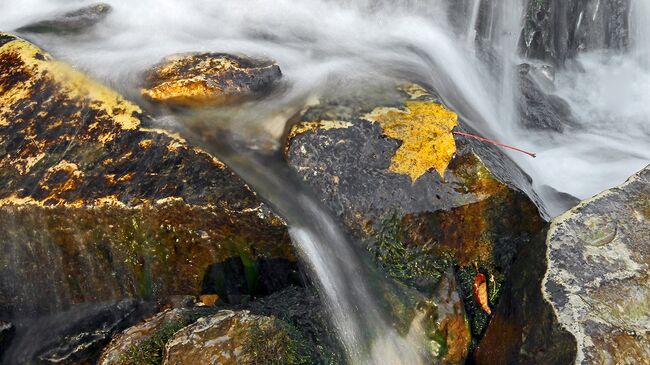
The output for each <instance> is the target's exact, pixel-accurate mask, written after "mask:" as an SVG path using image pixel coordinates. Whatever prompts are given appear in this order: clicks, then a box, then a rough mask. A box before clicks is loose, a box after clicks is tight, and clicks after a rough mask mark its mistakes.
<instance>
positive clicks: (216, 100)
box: [142, 53, 282, 106]
mask: <svg viewBox="0 0 650 365" xmlns="http://www.w3.org/2000/svg"><path fill="white" fill-rule="evenodd" d="M281 76H282V73H281V72H280V67H278V65H277V64H276V63H275V62H274V61H271V60H261V59H253V58H250V57H246V56H235V55H229V54H224V53H190V54H180V55H175V56H171V57H169V58H167V59H165V60H163V61H162V62H161V63H160V64H159V65H157V66H155V67H154V68H153V69H151V70H150V71H148V73H147V74H146V76H145V86H144V88H143V90H142V95H144V96H145V97H147V98H149V99H151V100H153V101H157V102H161V103H166V104H172V105H184V106H201V105H228V104H233V103H237V102H241V101H244V100H249V99H251V98H256V97H260V96H263V95H264V94H266V93H267V92H269V91H270V90H271V88H272V86H273V84H274V83H276V82H277V81H278V80H279V79H280V78H281Z"/></svg>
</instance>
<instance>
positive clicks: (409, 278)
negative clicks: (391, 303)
mask: <svg viewBox="0 0 650 365" xmlns="http://www.w3.org/2000/svg"><path fill="white" fill-rule="evenodd" d="M368 250H369V251H370V252H371V253H372V254H373V256H374V257H375V259H376V260H377V262H378V264H379V265H380V266H381V268H382V269H383V270H384V271H385V272H386V273H387V274H388V275H389V276H390V277H392V278H393V279H395V280H397V281H399V282H401V283H403V284H406V285H409V286H411V287H416V288H418V289H430V288H423V286H430V285H431V284H433V283H436V282H437V281H438V280H439V279H440V277H441V276H442V274H443V273H444V272H445V270H446V269H447V268H449V267H450V266H451V265H453V263H454V262H453V258H452V257H451V255H449V254H446V253H441V252H439V250H435V247H434V244H433V243H429V242H428V243H424V244H421V245H418V246H410V245H406V244H405V243H404V240H403V237H402V227H401V224H400V221H399V220H398V219H397V218H396V217H395V216H393V217H392V218H390V219H388V220H386V221H385V222H384V223H383V224H382V228H381V231H380V232H379V234H378V236H377V239H376V242H375V243H374V244H371V245H370V246H369V247H368Z"/></svg>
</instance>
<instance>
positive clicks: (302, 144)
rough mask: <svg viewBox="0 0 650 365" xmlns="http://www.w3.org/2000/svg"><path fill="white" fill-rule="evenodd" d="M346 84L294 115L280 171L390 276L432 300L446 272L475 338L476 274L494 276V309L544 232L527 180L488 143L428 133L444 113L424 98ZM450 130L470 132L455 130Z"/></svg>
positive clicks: (478, 315) (407, 88) (415, 89)
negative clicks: (292, 175)
mask: <svg viewBox="0 0 650 365" xmlns="http://www.w3.org/2000/svg"><path fill="white" fill-rule="evenodd" d="M356 87H357V89H354V88H352V87H351V88H350V89H348V90H337V95H336V96H326V97H322V98H321V100H320V103H319V104H318V105H315V106H312V107H310V108H308V109H307V110H306V111H305V112H304V113H303V114H302V115H300V116H299V117H298V118H297V124H295V125H294V126H293V127H292V128H291V130H290V131H289V133H288V138H287V144H286V150H285V153H286V157H287V160H288V162H289V165H290V166H291V167H292V168H293V169H294V170H295V172H296V174H297V175H298V176H299V177H300V178H301V179H302V180H303V181H304V182H305V183H306V184H307V185H308V186H310V187H311V188H312V189H313V190H314V192H315V194H316V195H317V196H318V197H319V198H320V199H321V200H322V201H323V202H324V204H325V205H326V206H327V207H329V209H330V210H331V211H332V212H333V213H334V214H335V215H337V216H338V217H339V218H340V219H341V221H342V222H343V223H344V225H345V227H346V228H347V229H348V231H349V232H350V233H351V235H352V236H354V237H355V238H356V239H357V240H359V241H361V242H363V245H364V248H367V249H368V250H369V251H370V252H371V254H372V255H373V256H374V257H375V259H376V260H377V262H378V266H380V267H381V268H382V269H383V270H384V271H385V272H386V273H387V274H388V275H389V276H390V277H391V278H393V279H395V280H397V281H398V282H400V283H403V284H404V285H407V286H409V287H411V288H416V289H417V290H419V291H420V292H421V293H424V294H426V295H432V288H433V286H434V285H435V283H436V282H437V281H438V280H439V279H440V278H441V276H442V274H444V272H445V271H446V270H447V269H448V268H450V267H455V268H456V271H455V273H456V275H458V276H459V278H458V279H459V280H458V283H459V287H460V290H461V291H462V293H463V294H464V296H463V298H464V300H465V303H464V304H465V306H466V308H467V309H468V310H467V312H468V317H469V319H470V325H471V328H472V335H473V336H474V338H479V337H480V336H481V334H482V332H483V331H484V330H485V327H486V325H487V321H488V319H489V315H488V314H487V312H486V311H484V310H483V309H481V306H480V305H478V304H477V303H476V301H475V299H474V296H473V294H472V282H473V280H474V276H475V275H476V271H475V268H476V267H477V266H478V267H479V268H480V270H481V272H483V273H485V274H486V275H487V277H488V278H492V279H493V281H492V284H491V286H492V288H493V292H492V294H493V295H492V296H491V298H492V299H491V302H490V305H495V304H496V303H497V302H498V297H499V295H498V293H499V290H498V288H499V287H500V284H501V283H502V282H503V279H504V277H507V275H509V268H510V265H511V263H512V261H513V260H514V258H515V257H516V256H517V252H518V250H519V248H520V247H522V245H526V244H527V243H528V240H529V239H530V237H532V236H533V235H535V234H536V233H537V232H538V231H539V230H540V229H541V228H542V226H543V224H544V220H543V217H542V214H543V213H540V211H539V210H538V208H537V207H536V205H535V203H534V200H533V199H536V196H535V195H534V194H533V193H532V192H531V184H530V180H529V177H528V176H526V175H525V174H524V173H523V172H522V171H521V170H520V169H519V168H518V167H517V166H516V165H515V164H514V163H513V162H512V160H510V159H509V158H508V157H506V156H505V155H504V154H503V153H502V152H501V151H499V150H498V149H496V148H495V147H493V146H492V145H489V144H486V143H483V142H480V141H477V140H474V139H471V138H468V137H464V136H456V135H452V134H451V133H450V131H448V132H447V133H449V134H445V133H439V131H436V130H435V129H430V128H431V126H432V125H435V124H438V123H440V122H441V119H444V118H446V117H447V116H449V114H448V113H451V112H450V111H449V110H448V109H445V107H444V106H442V105H441V104H440V102H439V101H438V100H437V99H436V97H435V96H434V95H433V94H432V93H430V92H427V91H426V90H425V89H423V88H421V87H419V86H417V85H413V84H410V85H408V84H407V85H402V86H400V87H399V88H397V87H395V84H392V85H373V84H372V83H369V84H366V85H357V86H356ZM400 90H401V91H400ZM451 114H453V113H451ZM454 116H455V115H454ZM393 117H394V119H392V118H393ZM455 130H458V131H469V132H470V133H471V132H472V131H471V130H470V129H469V127H468V126H467V125H465V124H464V123H463V122H462V121H460V122H459V124H458V126H456V129H455ZM447 137H449V138H452V139H453V140H452V142H453V143H455V144H454V146H455V154H451V155H448V156H447V157H448V158H449V161H448V166H447V168H446V169H445V170H444V171H443V172H442V175H441V172H440V170H438V168H434V167H433V166H428V165H425V166H423V165H422V161H429V159H431V158H432V156H435V157H436V158H437V157H440V151H441V150H444V149H445V148H446V146H447V143H448V140H447V139H446V138H447ZM402 153H404V154H402ZM409 154H412V155H411V156H409ZM436 158H433V161H434V163H435V162H440V161H439V160H437V159H436ZM401 159H403V160H401ZM402 162H404V163H403V164H402ZM396 166H399V167H400V168H399V169H398V168H396ZM402 167H408V169H407V171H406V172H404V170H401V168H402ZM416 169H417V171H415V170H416ZM433 300H434V301H437V298H436V299H433Z"/></svg>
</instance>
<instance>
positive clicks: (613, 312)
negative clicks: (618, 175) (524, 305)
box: [543, 167, 650, 364]
mask: <svg viewBox="0 0 650 365" xmlns="http://www.w3.org/2000/svg"><path fill="white" fill-rule="evenodd" d="M649 221H650V168H649V167H646V168H645V169H643V170H642V171H640V172H639V173H637V174H635V175H633V176H632V177H631V178H630V179H629V180H628V181H627V182H626V183H624V184H623V185H621V186H618V187H615V188H612V189H610V190H607V191H605V192H603V193H601V194H599V195H596V196H595V197H593V198H591V199H588V200H586V201H584V202H582V203H581V204H579V205H578V206H577V207H575V208H573V209H571V210H570V211H568V212H567V213H565V214H563V215H561V216H559V217H557V218H556V219H554V220H553V222H552V224H551V228H550V230H549V234H548V245H549V253H548V258H549V268H548V272H547V274H546V276H545V280H544V286H543V290H544V295H545V297H546V298H547V300H548V301H549V302H550V303H551V304H552V305H553V308H554V310H555V312H556V313H557V315H558V318H559V321H560V323H562V325H563V326H565V327H566V329H567V330H568V331H570V332H571V334H572V335H573V336H574V337H575V338H576V340H577V343H578V357H577V362H578V363H581V364H586V363H606V362H609V361H611V362H613V363H621V364H632V363H640V362H643V361H644V360H647V359H648V357H649V355H650V337H649V336H650V319H649V318H648V315H647V314H648V312H649V310H650V309H649V308H648V299H649V298H650V249H649V248H650V224H648V223H649Z"/></svg>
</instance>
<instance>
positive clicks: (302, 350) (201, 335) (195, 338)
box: [163, 310, 311, 365]
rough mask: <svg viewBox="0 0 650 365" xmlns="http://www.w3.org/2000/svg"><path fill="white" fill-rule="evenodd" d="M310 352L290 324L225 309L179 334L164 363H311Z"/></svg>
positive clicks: (171, 344)
mask: <svg viewBox="0 0 650 365" xmlns="http://www.w3.org/2000/svg"><path fill="white" fill-rule="evenodd" d="M309 351H310V349H309V348H307V347H306V342H305V341H304V339H302V338H301V334H300V332H299V331H298V330H297V329H296V328H294V327H293V326H292V325H290V324H289V323H287V322H284V321H282V320H280V319H277V318H274V317H267V316H259V315H254V314H251V313H249V312H248V311H237V312H235V311H230V310H222V311H219V312H218V313H217V314H215V315H213V316H209V317H203V318H200V319H199V320H198V321H197V322H195V323H194V324H192V325H190V326H187V327H185V328H183V329H182V330H180V331H178V332H176V333H175V334H174V335H173V336H172V338H171V339H169V341H168V342H167V344H166V346H165V355H164V360H163V364H165V365H175V364H177V365H181V364H182V365H193V364H197V365H198V364H208V363H220V364H224V365H235V364H241V365H244V364H251V365H252V364H269V365H273V364H278V365H280V364H282V365H285V364H286V365H293V364H309V363H311V362H310V352H309Z"/></svg>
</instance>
